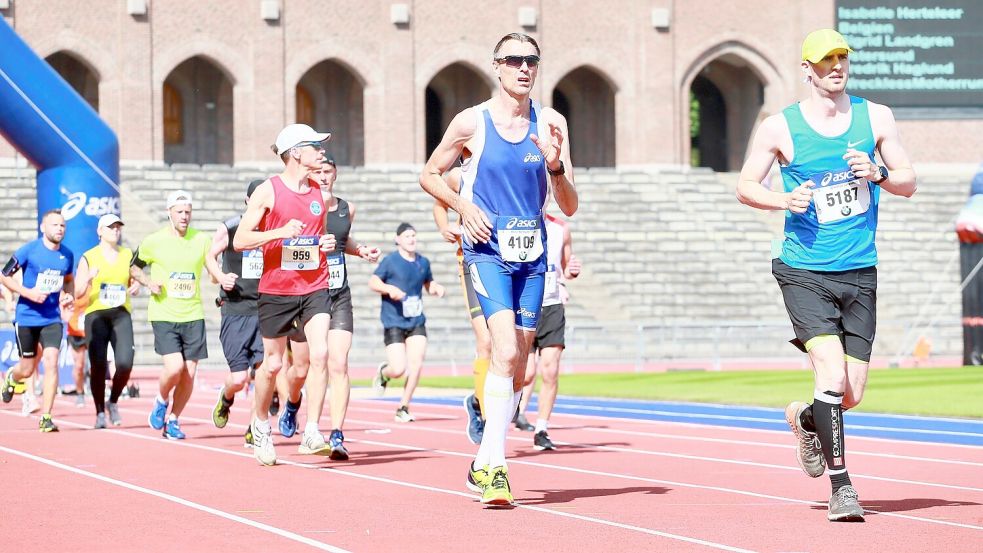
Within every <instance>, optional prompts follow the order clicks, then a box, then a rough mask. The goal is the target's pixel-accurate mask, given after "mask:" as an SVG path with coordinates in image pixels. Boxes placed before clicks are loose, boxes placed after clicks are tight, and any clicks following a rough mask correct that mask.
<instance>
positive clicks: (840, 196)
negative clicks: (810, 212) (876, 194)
mask: <svg viewBox="0 0 983 553" xmlns="http://www.w3.org/2000/svg"><path fill="white" fill-rule="evenodd" d="M811 180H812V182H814V183H816V188H815V189H814V192H813V200H812V201H813V203H814V204H815V206H816V219H817V220H818V221H819V222H820V223H832V222H835V221H840V220H842V219H846V218H849V217H856V216H857V215H861V214H863V213H866V212H867V210H868V209H870V184H868V183H867V180H866V179H863V178H860V177H857V176H855V175H854V174H853V171H851V170H850V169H841V170H839V171H827V172H825V173H819V174H817V175H813V176H812V179H811Z"/></svg>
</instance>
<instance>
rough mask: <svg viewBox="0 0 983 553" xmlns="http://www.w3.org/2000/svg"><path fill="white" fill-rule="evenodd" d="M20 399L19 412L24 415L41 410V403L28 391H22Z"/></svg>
mask: <svg viewBox="0 0 983 553" xmlns="http://www.w3.org/2000/svg"><path fill="white" fill-rule="evenodd" d="M20 400H21V409H20V414H21V415H23V416H25V417H27V416H30V415H31V413H37V412H38V411H40V410H41V404H40V403H38V398H37V396H36V395H34V394H32V393H30V392H24V393H23V394H21V396H20Z"/></svg>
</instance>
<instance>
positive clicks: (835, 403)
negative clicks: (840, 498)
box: [812, 391, 850, 493]
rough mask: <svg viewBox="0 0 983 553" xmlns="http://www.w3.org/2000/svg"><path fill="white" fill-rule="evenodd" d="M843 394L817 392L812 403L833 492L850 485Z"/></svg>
mask: <svg viewBox="0 0 983 553" xmlns="http://www.w3.org/2000/svg"><path fill="white" fill-rule="evenodd" d="M842 403H843V394H842V393H840V392H828V391H827V392H816V400H815V401H814V402H813V403H812V415H813V422H814V423H815V426H816V435H818V436H819V443H820V445H821V446H822V450H823V457H825V459H826V470H827V472H828V473H829V481H830V483H831V484H832V486H833V492H834V493H836V491H837V490H839V489H840V488H842V487H843V486H847V485H850V474H849V473H848V472H847V470H846V444H845V443H844V441H843V407H842Z"/></svg>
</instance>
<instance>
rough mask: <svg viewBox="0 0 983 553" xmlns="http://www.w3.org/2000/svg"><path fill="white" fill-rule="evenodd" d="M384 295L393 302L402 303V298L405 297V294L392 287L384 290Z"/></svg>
mask: <svg viewBox="0 0 983 553" xmlns="http://www.w3.org/2000/svg"><path fill="white" fill-rule="evenodd" d="M386 293H388V294H389V297H390V298H392V300H393V301H402V300H403V298H405V297H406V292H404V291H402V290H400V289H399V288H396V287H395V286H392V285H390V286H389V289H388V290H386Z"/></svg>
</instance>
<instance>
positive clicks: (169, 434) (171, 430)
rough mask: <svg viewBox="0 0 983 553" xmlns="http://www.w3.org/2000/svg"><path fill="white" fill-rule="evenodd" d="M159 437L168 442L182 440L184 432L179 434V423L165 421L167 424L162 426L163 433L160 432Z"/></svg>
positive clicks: (174, 420) (175, 420)
mask: <svg viewBox="0 0 983 553" xmlns="http://www.w3.org/2000/svg"><path fill="white" fill-rule="evenodd" d="M161 435H162V436H164V437H165V438H167V439H168V440H183V439H184V432H181V423H180V422H178V420H177V419H173V420H169V421H167V424H166V425H164V431H163V432H161Z"/></svg>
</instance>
